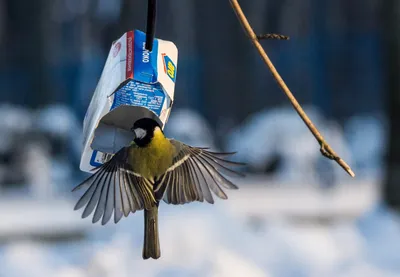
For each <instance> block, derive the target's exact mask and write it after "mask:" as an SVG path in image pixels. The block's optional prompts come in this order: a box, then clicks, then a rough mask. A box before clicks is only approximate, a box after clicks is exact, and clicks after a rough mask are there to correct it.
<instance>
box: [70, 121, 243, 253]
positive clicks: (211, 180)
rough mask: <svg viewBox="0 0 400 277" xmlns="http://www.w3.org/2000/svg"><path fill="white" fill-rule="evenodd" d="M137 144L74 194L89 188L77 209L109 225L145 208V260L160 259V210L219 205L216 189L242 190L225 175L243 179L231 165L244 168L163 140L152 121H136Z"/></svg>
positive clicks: (220, 155)
mask: <svg viewBox="0 0 400 277" xmlns="http://www.w3.org/2000/svg"><path fill="white" fill-rule="evenodd" d="M132 131H133V137H134V138H133V141H132V142H131V144H130V145H129V146H127V147H123V148H122V149H120V150H119V151H118V152H117V153H115V155H113V157H112V158H111V159H110V160H109V161H107V162H105V163H104V164H103V165H101V166H100V167H98V168H96V169H94V170H97V171H96V172H95V173H94V174H93V175H91V176H90V177H89V178H88V179H86V180H85V181H83V182H82V183H81V184H79V185H78V186H77V187H75V188H74V189H73V191H75V190H77V189H79V188H82V187H84V186H87V190H86V191H85V192H84V194H83V195H82V197H81V198H80V199H79V201H78V202H77V204H76V206H75V210H78V209H80V208H82V207H84V206H85V209H84V211H83V214H82V218H86V217H87V216H89V215H90V214H91V213H92V212H93V211H94V210H95V211H94V215H93V219H92V222H93V223H95V222H98V221H99V220H100V219H102V221H101V223H102V224H103V225H104V224H106V223H107V222H108V221H109V220H110V218H111V216H112V214H113V213H114V222H115V223H117V222H118V221H119V220H120V219H121V218H122V216H125V217H127V216H128V215H129V213H134V212H136V211H138V210H144V226H145V227H144V228H145V229H144V245H143V252H142V256H143V259H148V258H153V259H158V258H159V257H160V244H159V238H158V206H159V203H160V201H161V200H163V201H164V202H166V203H167V204H173V205H178V204H185V203H189V202H193V201H200V202H203V201H204V200H205V201H207V202H208V203H211V204H212V203H214V199H213V196H212V194H211V191H212V192H213V193H214V194H215V195H216V196H218V197H219V198H222V199H227V198H228V197H227V195H226V194H225V192H224V191H223V190H222V187H223V188H226V189H237V188H238V187H237V186H236V185H235V184H233V183H232V182H231V181H230V180H228V179H227V178H226V177H224V176H223V175H222V174H221V173H225V174H229V173H231V174H233V175H238V176H244V175H243V174H242V173H239V172H238V171H235V170H232V169H230V168H228V166H235V165H243V164H242V163H238V162H233V161H228V160H226V159H224V157H226V156H229V155H232V154H235V152H232V153H216V152H211V151H209V150H207V149H208V148H199V147H192V146H189V145H186V144H184V143H182V142H180V141H177V140H174V139H168V138H166V137H165V136H164V133H163V131H162V129H161V128H160V125H159V124H158V123H157V122H156V121H154V120H152V119H149V118H142V119H139V120H137V121H136V122H135V123H134V125H133V128H132Z"/></svg>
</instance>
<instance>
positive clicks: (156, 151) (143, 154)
mask: <svg viewBox="0 0 400 277" xmlns="http://www.w3.org/2000/svg"><path fill="white" fill-rule="evenodd" d="M173 156H174V146H173V145H172V144H171V143H170V141H169V140H168V139H167V138H165V136H164V134H163V133H162V131H161V130H160V129H159V128H156V129H155V130H154V136H153V139H152V140H151V142H150V143H149V144H148V145H147V146H146V147H131V148H130V153H129V158H130V164H131V165H132V169H133V171H134V172H136V173H138V174H140V175H142V176H143V177H145V178H147V179H149V180H154V179H155V178H157V177H159V176H161V175H162V174H164V173H165V171H166V170H167V169H168V168H169V167H170V166H171V165H172V160H173Z"/></svg>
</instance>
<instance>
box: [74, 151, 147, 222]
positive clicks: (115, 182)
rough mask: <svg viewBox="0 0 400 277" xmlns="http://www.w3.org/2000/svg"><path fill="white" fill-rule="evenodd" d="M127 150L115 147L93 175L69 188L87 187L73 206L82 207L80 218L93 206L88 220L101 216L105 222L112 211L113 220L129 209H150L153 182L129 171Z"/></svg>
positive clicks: (125, 213) (88, 212) (115, 220)
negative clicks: (111, 155) (114, 152)
mask: <svg viewBox="0 0 400 277" xmlns="http://www.w3.org/2000/svg"><path fill="white" fill-rule="evenodd" d="M128 149H129V147H124V148H122V149H121V150H119V151H118V152H117V153H116V154H115V155H114V156H113V157H112V158H111V159H110V160H109V161H107V162H105V163H104V164H103V165H101V166H100V167H98V168H96V169H95V170H97V171H96V172H95V173H94V174H93V175H91V176H90V177H89V178H87V179H86V180H85V181H83V182H82V183H81V184H79V185H78V186H77V187H75V188H74V189H73V190H72V191H75V190H78V189H80V188H82V187H84V186H88V188H87V190H86V191H85V193H84V194H83V195H82V197H81V198H80V199H79V201H78V202H77V203H76V205H75V210H78V209H80V208H82V207H84V206H86V207H85V209H84V211H83V214H82V218H85V217H88V216H89V215H90V214H91V213H92V212H93V210H94V209H95V208H96V210H95V212H94V215H93V219H92V222H93V223H95V222H97V221H99V220H100V218H102V222H101V223H102V224H103V225H104V224H106V223H107V222H108V221H109V220H110V218H111V216H112V214H113V212H114V222H115V223H117V222H118V221H119V220H120V219H121V218H122V215H124V216H125V217H126V216H128V214H129V213H130V212H132V213H134V212H135V211H138V210H143V209H150V208H151V207H152V206H153V205H154V204H155V199H154V194H153V184H152V183H151V182H150V181H149V180H147V179H146V178H143V177H141V176H140V175H139V174H137V173H135V172H134V171H133V170H132V166H131V165H130V164H129V161H128Z"/></svg>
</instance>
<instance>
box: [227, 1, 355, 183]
mask: <svg viewBox="0 0 400 277" xmlns="http://www.w3.org/2000/svg"><path fill="white" fill-rule="evenodd" d="M230 2H231V5H232V8H233V10H234V11H235V13H236V15H237V17H238V19H239V21H240V23H241V24H242V26H243V27H244V29H245V31H246V33H247V35H248V36H249V38H250V40H251V42H252V43H253V45H254V46H255V47H256V49H257V51H258V53H259V54H260V56H261V58H262V59H263V60H264V63H265V64H266V65H267V66H268V68H269V70H270V71H271V73H272V75H273V76H274V78H275V80H276V81H277V82H278V85H279V86H280V87H281V89H282V90H283V92H284V93H285V94H286V96H287V97H288V98H289V100H290V102H291V103H292V105H293V107H294V109H295V110H296V112H297V113H298V114H299V116H300V117H301V119H302V120H303V121H304V123H305V124H306V125H307V127H308V129H309V130H310V131H311V133H312V134H313V135H314V137H315V139H316V140H317V141H318V143H319V145H320V146H321V148H320V151H321V154H322V155H324V156H325V157H327V158H329V159H331V160H335V161H336V162H337V163H338V164H339V165H340V166H341V167H342V168H343V169H344V170H345V171H346V172H347V173H348V174H349V175H350V176H351V177H354V176H355V174H354V172H353V171H352V170H351V168H350V166H349V165H348V164H347V163H346V162H345V161H344V160H342V159H341V158H340V157H339V156H338V155H337V154H336V153H335V151H333V149H332V148H331V147H330V146H329V144H328V143H327V142H326V141H325V139H324V138H323V136H322V135H321V134H320V132H319V131H318V129H317V128H316V127H315V126H314V124H313V123H312V121H311V120H310V118H308V116H307V115H306V113H305V112H304V110H303V109H302V108H301V106H300V104H299V102H297V100H296V98H295V97H294V96H293V94H292V93H291V91H290V90H289V88H288V87H287V85H286V84H285V82H284V81H283V79H282V77H281V76H280V75H279V73H278V71H277V70H276V68H275V66H274V65H273V64H272V62H271V60H270V59H269V57H268V55H267V53H265V50H264V48H263V47H262V46H261V44H260V42H259V41H258V38H257V35H256V34H255V33H254V31H253V28H252V27H251V25H250V23H249V21H248V20H247V18H246V16H245V15H244V13H243V10H242V8H241V7H240V5H239V3H238V1H237V0H230Z"/></svg>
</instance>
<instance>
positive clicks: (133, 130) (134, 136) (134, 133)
mask: <svg viewBox="0 0 400 277" xmlns="http://www.w3.org/2000/svg"><path fill="white" fill-rule="evenodd" d="M131 131H132V133H133V138H132V140H135V139H136V137H137V135H136V132H135V129H133V127H132V128H131Z"/></svg>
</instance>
